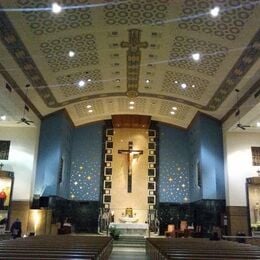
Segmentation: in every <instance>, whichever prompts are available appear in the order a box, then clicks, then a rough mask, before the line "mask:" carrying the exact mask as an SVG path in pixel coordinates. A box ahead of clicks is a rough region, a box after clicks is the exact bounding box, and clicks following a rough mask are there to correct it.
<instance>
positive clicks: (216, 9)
mask: <svg viewBox="0 0 260 260" xmlns="http://www.w3.org/2000/svg"><path fill="white" fill-rule="evenodd" d="M219 11H220V8H219V7H218V6H215V7H214V8H212V9H211V10H210V11H209V12H210V15H211V16H212V17H217V16H218V15H219Z"/></svg>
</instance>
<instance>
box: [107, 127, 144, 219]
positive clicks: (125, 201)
mask: <svg viewBox="0 0 260 260" xmlns="http://www.w3.org/2000/svg"><path fill="white" fill-rule="evenodd" d="M113 141H114V148H113V162H112V168H113V175H112V189H111V197H112V201H111V204H110V208H111V210H112V211H114V215H115V222H120V217H122V214H125V209H126V208H132V209H133V214H134V216H135V217H136V218H138V222H145V221H146V220H147V210H148V208H149V207H148V202H147V195H148V190H147V183H148V175H147V168H148V161H147V158H148V149H147V147H148V132H147V130H145V129H133V128H118V129H116V130H115V132H114V137H113ZM130 141H132V142H133V149H134V150H142V151H143V154H141V155H138V156H134V158H133V162H132V192H131V193H128V192H127V174H128V168H127V167H128V156H127V154H119V153H118V150H127V149H128V142H130Z"/></svg>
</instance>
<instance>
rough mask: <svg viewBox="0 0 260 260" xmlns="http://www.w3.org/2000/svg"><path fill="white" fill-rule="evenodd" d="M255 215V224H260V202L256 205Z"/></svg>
mask: <svg viewBox="0 0 260 260" xmlns="http://www.w3.org/2000/svg"><path fill="white" fill-rule="evenodd" d="M254 214H255V223H256V224H260V205H259V202H256V204H255V207H254Z"/></svg>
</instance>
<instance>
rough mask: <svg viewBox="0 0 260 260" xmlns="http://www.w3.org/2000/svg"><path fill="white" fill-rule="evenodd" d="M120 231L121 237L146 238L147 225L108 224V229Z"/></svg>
mask: <svg viewBox="0 0 260 260" xmlns="http://www.w3.org/2000/svg"><path fill="white" fill-rule="evenodd" d="M110 227H111V228H117V229H118V230H120V235H121V236H148V228H149V226H148V224H146V223H110V224H109V228H110Z"/></svg>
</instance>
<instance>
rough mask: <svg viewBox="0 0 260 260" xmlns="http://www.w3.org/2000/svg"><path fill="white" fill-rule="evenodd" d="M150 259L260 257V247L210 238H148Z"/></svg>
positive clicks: (147, 247)
mask: <svg viewBox="0 0 260 260" xmlns="http://www.w3.org/2000/svg"><path fill="white" fill-rule="evenodd" d="M146 251H147V255H148V256H149V259H158V260H160V259H260V247H258V246H252V245H248V244H241V243H236V242H228V241H209V240H208V239H197V238H196V239H193V238H189V239H167V238H148V239H147V240H146Z"/></svg>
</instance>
